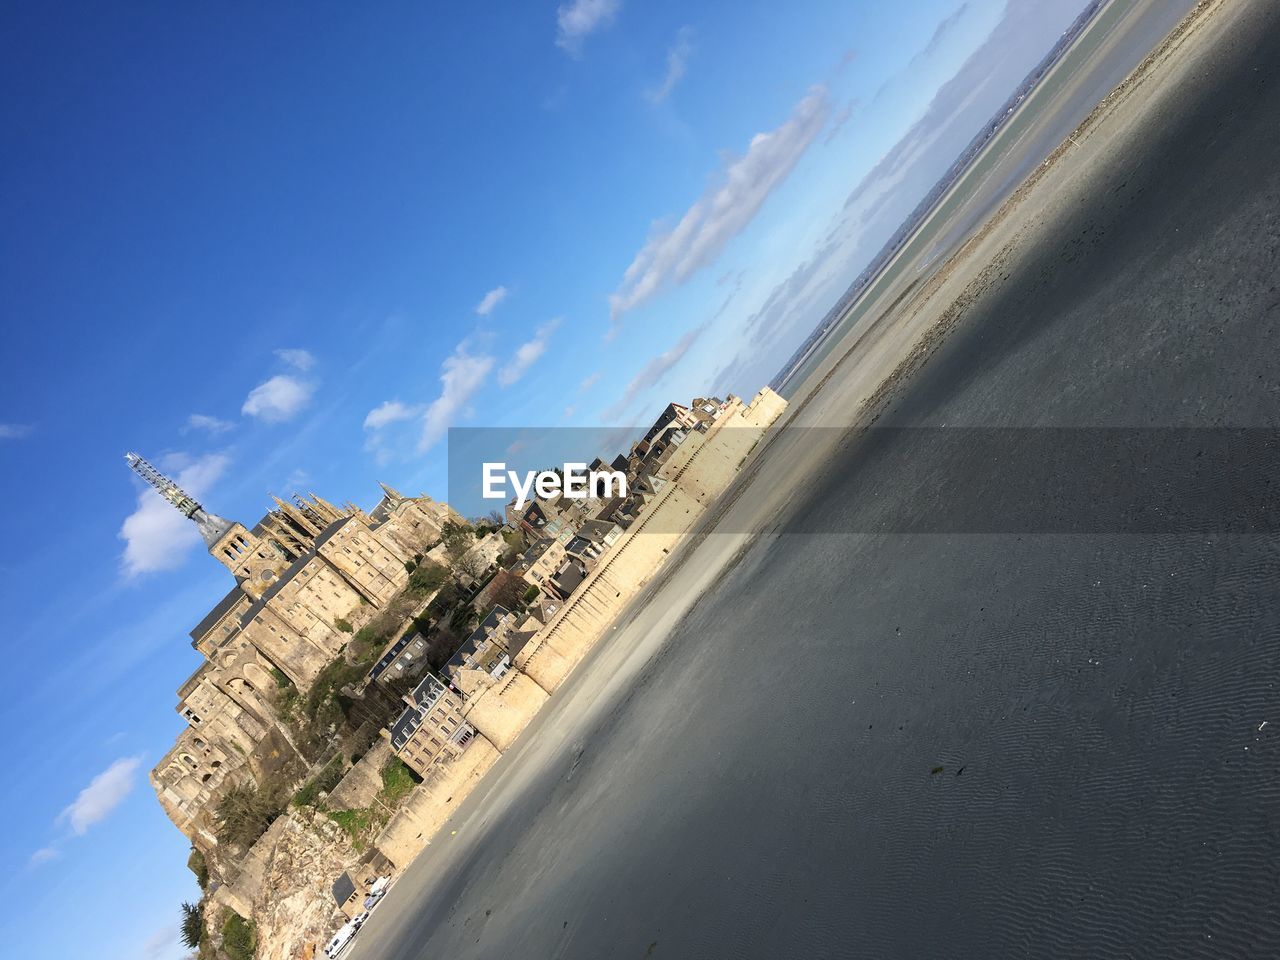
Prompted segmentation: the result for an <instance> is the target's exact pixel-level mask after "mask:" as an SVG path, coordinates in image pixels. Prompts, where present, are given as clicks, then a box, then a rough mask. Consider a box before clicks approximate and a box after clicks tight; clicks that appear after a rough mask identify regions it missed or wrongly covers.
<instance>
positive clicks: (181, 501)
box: [124, 453, 233, 550]
mask: <svg viewBox="0 0 1280 960" xmlns="http://www.w3.org/2000/svg"><path fill="white" fill-rule="evenodd" d="M124 459H125V462H126V463H128V464H129V467H130V468H131V469H132V470H133V472H134V473H136V474H137V475H138V476H140V477H141V478H142V479H143V480H145V481H147V483H149V484H150V485H151V486H153V487H154V488H155V489H156V491H157V492H158V493H159V494H160V496H162V497H164V498H165V499H166V500H168V501H169V502H170V503H171V504H173V505H174V507H175V508H176V509H177V511H178V512H179V513H181V514H182V515H183V516H184V517H186V518H187V519H189V520H193V521H195V524H196V527H197V528H198V529H199V530H200V536H202V537H203V538H204V542H205V546H207V547H208V548H209V549H210V550H212V549H213V548H214V546H215V545H216V544H217V542H218V541H219V540H221V539H222V538H223V537H225V536H226V535H227V533H228V532H230V530H231V528H232V526H233V524H232V523H231V521H230V520H227V519H224V518H223V517H220V516H218V515H217V514H216V513H210V512H209V511H208V510H206V509H205V508H204V507H202V506H201V505H200V504H199V503H198V502H197V501H196V499H195V498H194V497H192V496H191V495H190V494H189V493H187V492H186V491H185V490H183V489H182V488H181V487H180V486H178V485H177V484H176V483H175V482H174V481H172V480H170V479H169V478H168V477H166V476H165V475H164V474H163V473H161V472H160V471H159V470H157V469H156V468H155V467H153V466H152V465H151V464H150V463H149V462H147V461H146V460H144V459H143V458H142V457H140V456H138V455H137V454H136V453H126V454H125V455H124Z"/></svg>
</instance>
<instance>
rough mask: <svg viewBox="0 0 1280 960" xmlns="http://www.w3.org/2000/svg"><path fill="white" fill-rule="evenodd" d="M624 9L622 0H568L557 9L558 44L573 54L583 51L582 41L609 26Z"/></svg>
mask: <svg viewBox="0 0 1280 960" xmlns="http://www.w3.org/2000/svg"><path fill="white" fill-rule="evenodd" d="M620 9H622V0H568V2H567V3H562V4H560V6H559V8H558V9H557V10H556V28H557V29H556V46H557V47H559V48H560V49H561V50H563V51H565V52H566V53H568V54H569V55H571V56H575V57H576V56H577V55H578V54H579V53H581V52H582V42H583V41H584V40H586V38H587V37H588V36H590V35H591V34H593V33H595V31H596V30H598V29H600V28H601V27H605V26H608V25H609V24H610V23H611V22H613V18H614V17H616V16H617V15H618V11H619V10H620Z"/></svg>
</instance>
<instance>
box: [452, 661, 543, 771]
mask: <svg viewBox="0 0 1280 960" xmlns="http://www.w3.org/2000/svg"><path fill="white" fill-rule="evenodd" d="M456 684H457V687H458V689H459V690H460V691H462V696H463V702H462V715H463V717H464V718H466V721H467V722H468V723H470V724H471V725H472V726H473V727H475V728H476V730H477V731H479V733H480V734H481V735H482V736H483V737H485V738H486V739H488V740H489V742H490V743H492V744H493V745H494V746H495V747H497V748H498V749H499V750H500V751H503V752H505V751H506V750H507V749H508V748H509V747H510V746H511V744H513V743H515V741H516V737H518V736H520V733H521V732H522V731H523V730H524V728H525V727H527V726H528V725H529V721H531V720H532V719H533V718H534V715H535V714H537V712H538V711H539V710H541V709H542V705H543V704H544V703H546V702H547V696H548V694H547V691H545V690H543V689H542V687H540V686H538V684H537V683H535V682H534V681H533V680H530V679H529V678H528V677H527V676H525V675H524V674H523V673H521V672H520V671H519V670H508V671H507V674H506V676H504V677H503V678H502V679H501V680H494V679H493V677H491V676H489V674H487V673H485V672H483V671H481V670H461V671H459V673H458V679H457V681H456Z"/></svg>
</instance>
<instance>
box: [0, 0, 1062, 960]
mask: <svg viewBox="0 0 1280 960" xmlns="http://www.w3.org/2000/svg"><path fill="white" fill-rule="evenodd" d="M1083 6H1084V0H967V2H961V3H957V2H955V0H898V2H896V3H893V4H885V3H878V2H871V0H858V2H850V0H802V2H796V3H789V4H779V3H766V2H755V0H724V2H714V0H712V2H703V3H698V4H689V3H677V2H663V0H653V2H649V3H645V4H640V3H637V2H635V0H564V2H563V3H557V2H556V0H550V2H540V0H528V2H520V3H515V2H506V3H498V2H494V3H483V4H480V3H472V4H397V3H390V4H382V5H378V6H377V7H376V8H372V7H369V6H367V5H343V4H312V3H308V4H302V3H287V2H286V3H274V4H259V5H250V4H203V5H192V4H179V5H173V4H159V3H139V4H89V3H83V4H73V3H57V2H54V3H47V4H28V5H25V6H19V5H15V4H10V5H7V6H6V8H5V10H4V12H3V13H0V78H2V79H0V120H2V121H3V127H2V128H0V129H2V130H3V132H2V133H0V136H2V137H3V138H4V149H3V150H0V317H2V318H3V332H4V339H3V345H4V360H5V363H4V368H5V372H6V376H5V377H4V378H3V380H0V461H2V463H3V466H4V468H5V469H4V470H3V471H2V472H0V494H2V498H0V503H3V504H4V507H3V509H4V520H5V528H6V530H7V532H8V535H9V540H8V543H9V549H8V550H7V551H5V553H4V554H3V555H0V573H3V577H0V584H2V586H0V590H2V591H3V594H2V596H3V600H4V609H5V611H6V612H7V613H8V616H9V629H8V630H7V631H6V638H7V639H6V641H5V648H6V663H7V668H6V670H5V671H4V673H3V674H2V675H0V676H2V678H3V684H4V696H3V698H0V716H2V718H3V722H4V724H5V725H6V726H5V729H6V730H8V731H9V732H10V733H9V736H8V737H7V738H6V748H7V753H8V760H9V764H8V768H7V770H6V776H5V777H4V779H3V782H2V783H0V810H2V811H3V813H4V815H5V823H6V827H7V829H5V830H4V831H2V832H0V857H2V858H3V862H4V866H5V869H4V870H3V871H0V884H3V885H4V886H5V887H6V888H7V890H6V892H7V893H8V894H9V897H8V899H7V900H6V902H7V903H8V904H9V906H10V909H9V910H7V911H6V917H5V919H4V920H3V921H0V936H3V938H4V940H5V942H6V953H7V954H9V955H12V956H22V957H31V958H44V957H48V958H57V960H66V958H72V957H88V956H93V957H95V958H98V957H101V958H106V960H114V958H129V960H138V958H142V960H174V958H177V957H181V956H183V955H184V951H183V950H182V949H181V947H180V946H179V945H178V943H177V922H178V916H179V914H178V904H179V902H180V901H182V900H184V899H190V900H195V899H196V898H197V896H198V891H197V889H196V886H195V883H194V880H193V878H192V877H191V875H190V873H189V872H188V871H187V869H186V866H185V862H186V855H187V845H186V842H185V840H184V839H183V838H182V837H181V835H180V834H179V833H178V832H177V830H176V829H175V828H173V827H172V825H170V824H169V823H168V821H167V820H166V819H165V817H164V815H163V814H162V812H161V810H160V807H159V805H158V804H157V803H156V801H155V799H154V797H153V795H152V793H151V790H150V787H149V785H148V784H147V780H146V775H147V771H148V770H149V769H150V767H151V766H152V765H153V764H154V763H155V762H157V761H158V759H159V758H160V757H161V756H162V755H163V753H164V752H165V751H166V750H167V749H168V747H169V745H170V744H171V742H172V739H173V737H174V736H175V735H176V734H177V733H178V732H179V730H180V729H181V721H180V718H179V716H178V715H177V714H176V712H175V711H174V709H173V708H174V704H175V702H176V696H175V694H174V690H175V689H176V688H177V686H178V685H179V684H180V683H181V682H182V681H183V680H184V679H185V678H186V677H187V676H188V675H190V673H191V672H192V671H194V670H195V669H196V667H197V666H198V665H199V660H198V657H197V655H196V654H195V652H194V651H193V650H192V649H191V647H190V644H189V639H188V637H187V631H188V630H190V629H191V627H192V626H193V625H194V624H195V623H196V622H197V621H198V620H199V619H200V618H201V617H202V616H203V615H204V613H205V612H206V611H207V610H208V608H209V607H211V606H212V605H213V603H215V602H216V601H217V600H218V599H219V598H220V597H221V596H222V595H223V594H224V593H225V592H226V590H227V589H229V588H230V586H231V585H232V584H231V580H230V577H229V575H228V574H227V573H226V571H225V570H224V569H223V568H222V567H221V566H219V565H218V564H216V563H215V562H214V561H213V560H212V559H210V558H209V557H208V556H207V555H206V554H205V553H204V551H203V548H202V545H201V543H200V541H199V538H198V536H197V534H196V531H195V529H194V527H193V526H192V525H191V524H190V523H189V522H187V521H185V520H183V519H182V518H181V517H180V516H179V515H178V514H177V513H176V512H175V511H173V510H172V509H171V508H170V507H169V506H168V505H167V504H165V503H163V502H162V501H160V500H159V499H158V498H157V497H156V496H155V495H154V494H151V493H149V492H148V491H146V490H144V489H143V488H142V486H141V485H140V483H139V482H137V480H136V478H134V477H133V476H132V475H131V474H130V473H129V472H128V470H127V468H126V466H125V463H124V460H123V454H124V453H125V452H126V451H128V450H136V451H138V452H139V453H141V454H142V455H143V456H146V457H148V458H149V459H151V460H152V461H153V462H155V463H157V464H158V465H160V466H161V467H162V468H164V469H166V470H168V471H170V472H171V473H172V474H173V475H175V476H176V477H177V478H178V479H179V481H180V482H181V483H183V484H184V485H185V486H186V487H187V488H188V489H189V490H190V491H191V492H192V493H193V494H194V495H196V496H197V497H200V498H202V500H203V502H204V503H205V504H206V506H208V507H209V508H210V509H211V510H213V511H214V512H216V513H218V514H221V515H223V516H226V517H230V518H233V519H239V520H241V521H242V522H245V523H247V524H252V522H253V521H255V520H256V519H257V518H258V517H260V516H261V515H262V513H263V512H264V511H265V509H266V508H267V507H268V506H269V505H270V501H269V499H268V494H269V493H278V494H281V495H286V494H289V493H292V492H293V491H302V492H306V491H315V492H317V493H319V494H320V495H322V496H324V497H326V498H327V499H330V500H333V501H337V502H341V501H346V500H352V501H355V502H356V503H359V504H361V505H363V506H365V507H366V508H368V507H372V506H373V505H374V504H375V503H376V502H377V499H378V496H379V494H380V491H379V490H378V488H377V485H376V484H377V481H379V480H382V481H386V482H387V483H389V484H391V485H392V486H394V487H397V488H398V489H401V490H403V491H404V492H407V493H415V494H416V493H419V492H425V493H429V494H431V495H432V496H435V497H437V498H441V499H443V498H445V497H446V496H447V490H446V485H445V481H446V477H447V471H446V462H445V450H446V448H447V435H448V430H449V429H450V427H459V426H486V427H488V426H500V427H508V428H518V427H525V426H538V427H546V426H573V427H584V426H607V427H611V426H617V425H626V424H640V423H643V422H645V421H646V420H648V419H652V417H653V416H654V415H655V414H656V413H657V412H658V410H659V409H660V408H661V407H662V406H663V405H664V404H665V403H666V402H667V401H669V400H673V399H679V400H688V399H689V398H691V397H693V396H697V395H704V394H707V393H711V392H714V393H718V394H721V395H723V394H724V393H726V392H729V391H732V392H736V393H738V394H740V395H743V396H748V397H749V396H750V395H751V394H752V393H754V392H755V391H756V390H757V389H759V387H761V386H762V385H763V384H764V383H765V382H767V381H768V380H769V379H770V378H771V377H772V376H773V375H774V374H775V373H776V372H777V370H778V368H779V367H780V366H781V365H782V363H783V362H784V361H785V359H786V358H787V357H788V356H789V355H790V354H791V352H792V351H793V350H794V349H795V347H796V346H797V345H798V344H799V343H800V342H801V341H802V340H803V339H804V337H805V336H806V335H807V334H808V333H809V331H810V330H811V329H812V328H813V326H814V325H815V324H816V323H817V322H818V320H819V319H820V318H821V317H822V315H823V314H824V313H825V312H826V310H827V309H828V308H829V307H830V306H831V304H832V303H833V302H834V300H835V299H836V297H837V296H838V295H839V294H840V293H841V292H842V291H843V289H844V287H845V286H846V285H847V284H848V283H849V282H850V281H851V280H852V279H853V277H854V276H856V274H857V273H858V271H859V270H860V269H861V268H862V266H863V265H865V263H866V262H867V261H868V260H869V259H870V258H871V256H872V255H873V254H874V253H875V251H876V249H877V248H878V247H879V246H880V244H882V243H883V242H884V240H885V239H886V238H887V237H888V236H889V234H890V233H892V231H893V230H894V229H895V228H896V227H897V225H898V224H899V223H900V222H901V219H902V217H903V216H905V215H906V214H907V213H908V212H909V211H910V210H911V209H912V208H913V207H914V206H915V205H916V203H917V202H918V201H919V200H920V198H921V197H922V196H923V195H924V193H925V192H926V191H927V190H928V188H929V187H930V186H931V185H932V183H933V182H934V180H935V179H936V178H937V177H938V176H939V175H940V174H941V172H942V171H943V170H944V169H945V168H946V167H947V166H948V165H949V164H950V163H951V161H952V160H953V159H954V157H955V155H956V153H957V152H958V151H959V149H960V148H961V147H963V145H964V143H965V142H967V141H968V139H969V138H970V137H971V136H973V134H974V133H975V132H976V131H977V129H978V127H979V126H980V125H981V123H982V122H983V121H984V120H986V119H987V117H989V116H990V115H991V114H992V112H994V110H995V109H996V107H997V106H998V105H999V104H1000V103H1001V102H1002V101H1003V99H1004V98H1005V97H1006V96H1007V95H1008V93H1009V92H1010V91H1011V90H1012V89H1013V87H1014V86H1015V85H1016V84H1017V82H1018V81H1019V80H1020V79H1021V78H1022V76H1024V75H1025V74H1026V72H1027V71H1028V70H1029V69H1030V68H1031V67H1032V65H1033V64H1034V63H1035V62H1037V61H1038V60H1039V59H1040V58H1041V57H1042V56H1043V55H1044V53H1045V52H1046V51H1047V50H1048V49H1049V47H1050V46H1051V45H1052V43H1053V41H1054V40H1055V39H1056V37H1057V36H1058V35H1059V34H1060V33H1061V31H1062V30H1063V29H1065V28H1066V26H1067V25H1068V24H1069V23H1070V22H1071V21H1072V20H1073V19H1074V17H1075V16H1076V15H1077V14H1078V13H1079V11H1080V10H1081V9H1082V8H1083ZM594 452H595V451H590V452H589V455H590V454H593V453H594Z"/></svg>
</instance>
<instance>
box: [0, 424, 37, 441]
mask: <svg viewBox="0 0 1280 960" xmlns="http://www.w3.org/2000/svg"><path fill="white" fill-rule="evenodd" d="M29 433H31V424H29V423H0V440H21V439H22V438H23V437H25V436H27V435H28V434H29Z"/></svg>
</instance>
